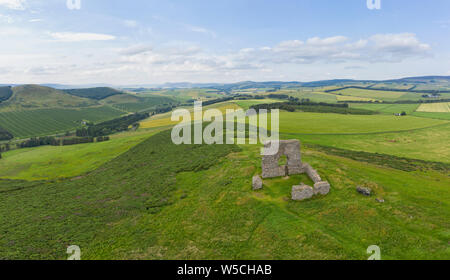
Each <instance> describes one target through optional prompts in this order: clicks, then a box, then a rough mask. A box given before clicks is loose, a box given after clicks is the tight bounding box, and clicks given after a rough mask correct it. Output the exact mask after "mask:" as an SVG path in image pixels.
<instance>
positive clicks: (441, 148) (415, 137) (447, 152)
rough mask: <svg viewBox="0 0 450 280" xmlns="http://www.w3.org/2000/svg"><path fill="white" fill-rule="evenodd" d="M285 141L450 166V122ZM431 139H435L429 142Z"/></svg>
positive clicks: (312, 136)
mask: <svg viewBox="0 0 450 280" xmlns="http://www.w3.org/2000/svg"><path fill="white" fill-rule="evenodd" d="M282 136H283V137H284V138H296V139H299V140H301V141H302V142H304V143H311V144H318V145H323V146H330V147H337V148H342V149H348V150H353V151H366V152H370V153H381V154H388V155H394V156H398V157H406V158H416V159H421V160H426V161H436V162H446V163H450V146H449V145H448V141H449V139H450V122H447V124H444V125H441V126H436V127H431V128H424V129H418V130H414V131H405V132H394V133H372V134H361V135H338V134H335V135H294V134H282ZM430 139H434V140H432V141H430Z"/></svg>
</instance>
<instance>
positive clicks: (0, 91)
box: [0, 86, 13, 103]
mask: <svg viewBox="0 0 450 280" xmlns="http://www.w3.org/2000/svg"><path fill="white" fill-rule="evenodd" d="M12 94H13V92H12V90H11V87H10V86H7V87H0V103H2V102H3V101H6V100H8V99H9V98H10V97H11V96H12Z"/></svg>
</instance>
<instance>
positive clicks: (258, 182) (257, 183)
mask: <svg viewBox="0 0 450 280" xmlns="http://www.w3.org/2000/svg"><path fill="white" fill-rule="evenodd" d="M262 188H263V181H262V179H261V177H259V175H256V176H254V177H253V190H254V191H256V190H260V189H262Z"/></svg>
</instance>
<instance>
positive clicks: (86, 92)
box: [63, 87, 124, 100]
mask: <svg viewBox="0 0 450 280" xmlns="http://www.w3.org/2000/svg"><path fill="white" fill-rule="evenodd" d="M63 91H64V92H66V93H68V94H71V95H73V96H78V97H84V98H90V99H95V100H102V99H105V98H107V97H110V96H114V95H119V94H124V93H123V92H122V91H119V90H116V89H113V88H109V87H97V88H83V89H64V90H63Z"/></svg>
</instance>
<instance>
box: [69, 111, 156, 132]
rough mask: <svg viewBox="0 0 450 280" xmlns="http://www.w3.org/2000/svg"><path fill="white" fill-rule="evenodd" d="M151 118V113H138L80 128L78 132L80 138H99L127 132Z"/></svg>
mask: <svg viewBox="0 0 450 280" xmlns="http://www.w3.org/2000/svg"><path fill="white" fill-rule="evenodd" d="M148 117H150V114H149V113H136V114H132V115H128V116H125V117H121V118H118V119H114V120H111V121H107V122H103V123H99V124H95V125H90V126H88V127H87V128H85V127H84V128H80V129H77V131H76V136H78V137H99V136H106V135H110V134H113V133H117V132H121V131H127V130H128V128H129V127H130V126H132V125H133V124H135V123H137V122H139V121H140V120H143V119H146V118H148Z"/></svg>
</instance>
